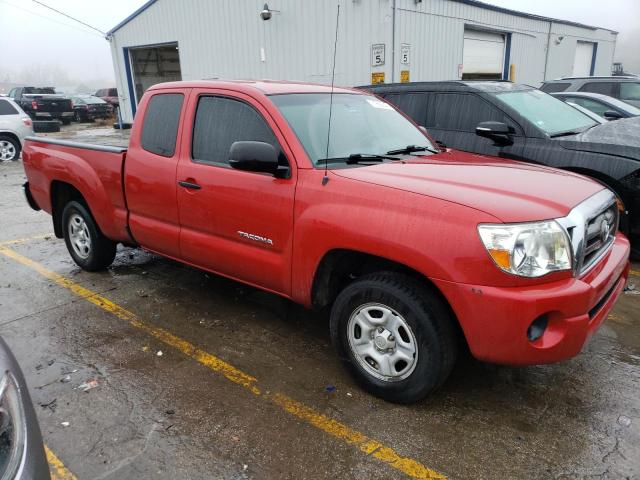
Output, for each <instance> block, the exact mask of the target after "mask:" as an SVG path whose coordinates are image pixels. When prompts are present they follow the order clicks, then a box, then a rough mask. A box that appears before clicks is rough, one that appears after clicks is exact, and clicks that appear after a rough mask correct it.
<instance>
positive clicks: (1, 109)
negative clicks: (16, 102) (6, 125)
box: [0, 99, 18, 115]
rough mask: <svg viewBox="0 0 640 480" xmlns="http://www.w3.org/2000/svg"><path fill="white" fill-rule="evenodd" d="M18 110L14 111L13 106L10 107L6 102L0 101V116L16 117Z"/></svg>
mask: <svg viewBox="0 0 640 480" xmlns="http://www.w3.org/2000/svg"><path fill="white" fill-rule="evenodd" d="M17 114H18V110H16V109H15V107H14V106H13V105H11V104H10V103H9V102H7V101H6V100H2V99H0V115H17Z"/></svg>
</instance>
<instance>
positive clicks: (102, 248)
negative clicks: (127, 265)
mask: <svg viewBox="0 0 640 480" xmlns="http://www.w3.org/2000/svg"><path fill="white" fill-rule="evenodd" d="M78 217H79V218H80V219H81V220H82V221H84V225H86V230H85V229H84V228H82V230H83V231H85V232H86V234H85V236H88V238H89V240H90V241H89V246H88V248H87V251H86V256H83V255H81V254H80V253H79V252H78V251H76V248H74V246H73V244H72V242H73V239H72V238H71V229H70V225H69V224H70V223H71V222H72V221H76V219H77V218H78ZM62 232H63V235H64V242H65V244H66V245H67V250H69V254H70V255H71V258H73V261H74V262H76V264H77V265H78V266H79V267H80V268H82V269H83V270H87V271H89V272H95V271H97V270H103V269H105V268H107V267H108V266H109V265H111V264H112V263H113V259H114V258H115V256H116V247H117V244H116V242H113V241H111V240H109V239H108V238H107V237H105V236H104V235H103V234H102V232H101V231H100V228H98V225H97V224H96V221H95V220H94V219H93V216H92V215H91V212H89V209H88V208H87V207H86V206H85V205H83V204H82V203H80V202H77V201H71V202H69V203H67V205H66V206H65V207H64V210H63V211H62Z"/></svg>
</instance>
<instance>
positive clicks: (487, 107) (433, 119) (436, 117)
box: [425, 93, 515, 132]
mask: <svg viewBox="0 0 640 480" xmlns="http://www.w3.org/2000/svg"><path fill="white" fill-rule="evenodd" d="M488 121H494V122H504V123H507V124H508V125H512V126H515V125H514V124H513V122H511V121H510V119H509V118H508V117H507V116H506V115H505V114H504V113H503V112H501V111H500V110H498V109H497V108H496V107H494V106H493V105H491V104H490V103H488V102H486V101H485V100H483V99H482V98H480V97H478V96H477V95H473V94H466V93H463V94H460V93H438V94H433V97H432V100H431V104H430V105H429V111H428V112H427V125H425V126H426V127H427V128H437V129H442V130H458V131H463V132H475V130H476V127H477V126H478V124H479V123H480V122H488Z"/></svg>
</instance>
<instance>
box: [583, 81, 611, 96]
mask: <svg viewBox="0 0 640 480" xmlns="http://www.w3.org/2000/svg"><path fill="white" fill-rule="evenodd" d="M615 88H616V84H615V82H588V83H585V84H584V85H583V86H582V87H580V91H581V92H592V93H601V94H603V95H609V96H610V97H613V96H614V94H615Z"/></svg>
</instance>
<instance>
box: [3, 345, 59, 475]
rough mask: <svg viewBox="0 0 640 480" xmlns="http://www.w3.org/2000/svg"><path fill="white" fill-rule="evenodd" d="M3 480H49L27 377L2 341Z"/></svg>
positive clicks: (47, 465) (47, 466)
mask: <svg viewBox="0 0 640 480" xmlns="http://www.w3.org/2000/svg"><path fill="white" fill-rule="evenodd" d="M0 478H1V479H12V480H35V479H42V480H48V479H49V464H48V463H47V458H46V454H45V451H44V445H43V443H42V435H41V433H40V427H39V426H38V419H37V418H36V413H35V412H34V411H33V405H32V404H31V398H30V397H29V392H28V391H27V385H26V384H25V381H24V377H23V375H22V372H21V371H20V367H19V366H18V362H16V359H15V358H14V356H13V354H12V353H11V351H9V347H7V344H6V343H4V341H3V340H2V338H0Z"/></svg>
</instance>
